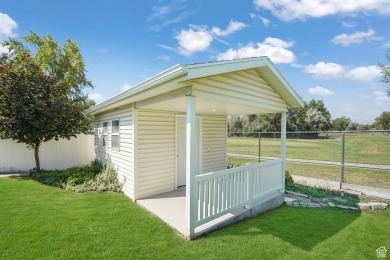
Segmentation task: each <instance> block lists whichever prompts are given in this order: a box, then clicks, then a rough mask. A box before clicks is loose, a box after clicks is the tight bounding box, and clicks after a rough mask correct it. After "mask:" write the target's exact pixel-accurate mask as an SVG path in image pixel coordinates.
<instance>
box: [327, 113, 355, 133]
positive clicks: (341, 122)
mask: <svg viewBox="0 0 390 260" xmlns="http://www.w3.org/2000/svg"><path fill="white" fill-rule="evenodd" d="M351 123H352V121H351V119H350V118H348V117H345V116H342V117H338V118H336V119H334V120H333V121H332V128H333V130H336V131H346V130H348V128H349V127H350V125H351Z"/></svg>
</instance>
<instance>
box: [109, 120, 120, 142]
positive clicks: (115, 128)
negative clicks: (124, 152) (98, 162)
mask: <svg viewBox="0 0 390 260" xmlns="http://www.w3.org/2000/svg"><path fill="white" fill-rule="evenodd" d="M111 126H112V130H111V147H112V148H118V149H119V147H120V139H119V120H113V121H112V122H111Z"/></svg>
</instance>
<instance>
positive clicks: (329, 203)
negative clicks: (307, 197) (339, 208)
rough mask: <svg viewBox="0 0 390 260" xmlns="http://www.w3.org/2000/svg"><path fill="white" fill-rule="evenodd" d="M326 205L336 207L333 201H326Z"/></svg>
mask: <svg viewBox="0 0 390 260" xmlns="http://www.w3.org/2000/svg"><path fill="white" fill-rule="evenodd" d="M328 205H329V206H331V207H336V205H334V203H332V202H330V201H329V202H328Z"/></svg>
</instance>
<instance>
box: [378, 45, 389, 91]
mask: <svg viewBox="0 0 390 260" xmlns="http://www.w3.org/2000/svg"><path fill="white" fill-rule="evenodd" d="M386 59H387V62H388V64H383V63H379V65H378V67H379V69H380V72H381V74H382V79H381V81H382V82H384V83H386V84H389V86H388V88H387V96H389V97H390V50H387V53H386Z"/></svg>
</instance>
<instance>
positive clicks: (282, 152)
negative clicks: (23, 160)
mask: <svg viewBox="0 0 390 260" xmlns="http://www.w3.org/2000/svg"><path fill="white" fill-rule="evenodd" d="M286 124H287V115H286V112H282V117H281V124H280V126H281V129H280V140H281V147H280V158H281V159H282V176H283V184H282V186H283V192H284V191H285V188H286V187H285V178H286V176H285V170H286Z"/></svg>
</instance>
